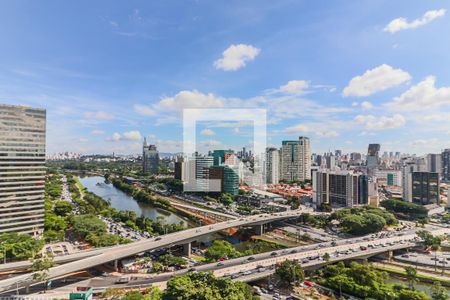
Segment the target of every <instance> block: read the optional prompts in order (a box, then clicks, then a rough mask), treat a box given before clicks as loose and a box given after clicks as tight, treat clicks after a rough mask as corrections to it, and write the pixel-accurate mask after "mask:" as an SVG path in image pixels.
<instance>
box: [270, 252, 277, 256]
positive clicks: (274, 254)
mask: <svg viewBox="0 0 450 300" xmlns="http://www.w3.org/2000/svg"><path fill="white" fill-rule="evenodd" d="M277 255H278V253H276V252H272V253H270V256H277Z"/></svg>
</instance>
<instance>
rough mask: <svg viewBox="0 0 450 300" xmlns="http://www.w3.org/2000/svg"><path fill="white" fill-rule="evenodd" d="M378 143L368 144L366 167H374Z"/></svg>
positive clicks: (378, 147) (376, 159)
mask: <svg viewBox="0 0 450 300" xmlns="http://www.w3.org/2000/svg"><path fill="white" fill-rule="evenodd" d="M379 151H380V144H369V148H368V149H367V168H368V169H371V170H373V169H376V168H377V167H378V163H379V154H378V152H379Z"/></svg>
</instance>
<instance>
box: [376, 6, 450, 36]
mask: <svg viewBox="0 0 450 300" xmlns="http://www.w3.org/2000/svg"><path fill="white" fill-rule="evenodd" d="M444 15H445V9H439V10H429V11H427V12H425V14H424V15H423V16H422V17H421V18H418V19H415V20H412V21H411V22H408V20H407V19H406V18H403V17H400V18H397V19H394V20H392V21H391V22H389V24H388V25H387V26H386V27H385V28H384V31H387V32H390V33H395V32H397V31H400V30H406V29H414V28H417V27H421V26H424V25H426V24H428V23H430V22H431V21H433V20H435V19H437V18H439V17H443V16H444Z"/></svg>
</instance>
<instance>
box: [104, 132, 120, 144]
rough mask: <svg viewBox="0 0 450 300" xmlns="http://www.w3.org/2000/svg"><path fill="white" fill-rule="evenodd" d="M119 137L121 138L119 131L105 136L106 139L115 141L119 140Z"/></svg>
mask: <svg viewBox="0 0 450 300" xmlns="http://www.w3.org/2000/svg"><path fill="white" fill-rule="evenodd" d="M121 138H122V136H121V135H120V133H118V132H114V133H113V135H112V137H110V138H107V139H106V140H107V141H110V142H117V141H120V139H121Z"/></svg>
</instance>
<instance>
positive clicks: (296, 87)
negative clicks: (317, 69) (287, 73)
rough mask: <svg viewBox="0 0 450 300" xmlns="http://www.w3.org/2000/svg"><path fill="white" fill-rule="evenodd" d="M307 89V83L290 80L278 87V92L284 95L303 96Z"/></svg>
mask: <svg viewBox="0 0 450 300" xmlns="http://www.w3.org/2000/svg"><path fill="white" fill-rule="evenodd" d="M308 87H309V82H308V81H306V80H290V81H288V83H286V84H285V85H282V86H280V88H279V90H278V91H280V92H282V93H286V94H303V93H304V92H305V90H306V89H307V88H308Z"/></svg>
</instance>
